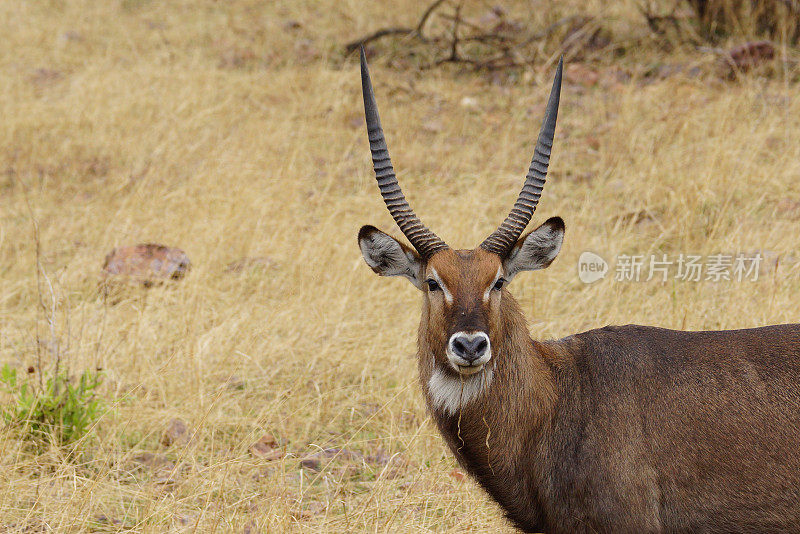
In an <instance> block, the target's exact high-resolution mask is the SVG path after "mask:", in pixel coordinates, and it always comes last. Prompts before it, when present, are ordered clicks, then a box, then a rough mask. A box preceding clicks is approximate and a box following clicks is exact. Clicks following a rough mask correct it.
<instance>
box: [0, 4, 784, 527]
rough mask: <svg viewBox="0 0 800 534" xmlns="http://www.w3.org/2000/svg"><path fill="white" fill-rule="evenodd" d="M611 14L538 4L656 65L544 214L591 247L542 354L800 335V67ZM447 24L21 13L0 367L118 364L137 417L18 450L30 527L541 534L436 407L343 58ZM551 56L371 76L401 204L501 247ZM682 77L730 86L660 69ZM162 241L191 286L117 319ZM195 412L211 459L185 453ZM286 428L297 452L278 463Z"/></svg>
mask: <svg viewBox="0 0 800 534" xmlns="http://www.w3.org/2000/svg"><path fill="white" fill-rule="evenodd" d="M476 5H477V7H475V9H480V8H481V6H482V4H480V5H478V4H477V3H476ZM581 5H582V3H579V2H577V1H576V2H566V3H563V2H562V3H555V2H553V3H548V2H522V1H518V2H514V3H513V5H512V9H514V10H516V12H521V13H528V12H530V13H532V14H530V20H531V24H545V23H546V22H547V20H551V19H552V17H553V15H552V14H550V13H549V12H548V9H549V10H554V9H558V10H559V12H561V13H563V12H568V11H569V10H570V9H572V10H578V9H582V10H583V9H585V10H586V12H589V13H594V14H596V15H598V16H602V17H604V18H605V19H607V20H608V21H609V22H608V23H609V24H610V25H611V26H612V28H613V31H614V37H615V39H617V40H618V41H621V42H624V43H628V45H627V48H626V50H627V53H625V54H616V55H614V54H606V55H602V54H601V55H600V56H598V57H597V58H595V59H594V60H593V62H592V63H591V65H590V66H589V67H590V68H591V69H594V71H596V72H599V73H600V77H599V82H598V83H596V84H589V85H587V84H585V83H580V82H581V79H580V76H579V74H580V73H579V72H577V71H570V70H568V75H567V78H566V82H565V86H564V91H563V96H562V101H561V112H560V115H559V125H558V132H557V137H556V146H555V149H554V156H553V160H552V165H551V173H550V177H549V181H548V184H547V187H546V189H545V194H544V196H543V199H542V202H541V204H540V205H539V209H538V211H537V214H536V216H535V218H534V219H535V220H538V221H542V220H544V219H545V218H546V217H548V216H552V215H556V214H557V215H560V216H562V217H563V218H564V219H565V221H566V224H567V234H566V241H565V246H564V249H563V251H562V253H561V255H560V257H559V259H558V260H556V262H555V263H554V264H553V265H552V266H551V268H549V269H548V270H546V271H541V272H538V273H534V274H528V275H523V276H520V277H518V278H517V279H515V281H514V283H513V285H512V292H513V293H514V294H515V295H516V296H517V297H518V298H519V299H520V301H521V303H522V306H523V308H524V310H525V311H526V314H527V316H528V320H529V324H530V327H531V329H532V332H533V334H534V335H535V336H537V337H539V338H552V337H561V336H564V335H567V334H570V333H574V332H577V331H582V330H586V329H590V328H595V327H600V326H604V325H606V324H610V323H616V324H620V323H630V322H635V323H642V324H651V325H660V326H665V327H673V328H686V329H719V328H739V327H752V326H760V325H766V324H773V323H783V322H794V321H797V320H798V311H797V308H796V307H795V306H796V303H797V299H798V297H800V264H798V258H800V228H798V221H799V220H800V142H799V141H800V102H798V100H797V98H795V95H796V94H797V90H798V87H797V85H796V84H795V82H794V81H793V80H794V79H795V78H796V72H795V71H794V67H793V66H792V65H793V63H792V62H791V61H787V62H784V63H781V65H784V66H782V67H780V68H776V69H775V72H773V75H772V76H770V77H763V76H761V75H760V74H758V73H756V74H754V75H751V76H744V77H742V78H741V79H739V80H737V81H729V80H724V79H721V78H720V77H718V76H715V75H713V69H709V68H705V67H707V66H708V59H707V58H706V57H705V56H704V55H703V54H702V53H700V52H695V51H693V50H684V49H680V48H679V49H676V50H675V51H673V52H672V53H671V54H670V55H666V54H665V53H664V52H662V51H661V50H660V49H659V47H658V46H656V45H655V44H653V43H651V42H650V41H648V40H647V38H646V34H647V30H646V27H645V28H644V29H642V27H641V26H642V23H641V21H639V20H638V18H637V17H638V12H637V10H636V3H635V2H633V1H632V0H631V1H628V0H625V1H623V2H619V3H618V4H615V6H614V7H613V8H610V9H609V8H602V7H601V6H602V3H601V2H591V3H589V4H588V7H585V8H583V7H579V6H581ZM424 7H425V4H424V3H421V2H413V1H411V0H403V1H400V2H385V3H384V2H381V3H363V2H354V1H352V0H345V1H343V2H334V1H332V0H320V1H318V2H313V1H311V0H305V1H301V2H292V3H290V2H277V3H275V2H267V1H255V0H234V1H230V2H213V1H199V2H189V1H188V0H183V1H175V2H163V3H162V2H153V1H147V0H120V1H109V2H90V1H78V0H74V1H56V0H49V1H45V2H25V1H23V0H10V1H6V2H2V3H0V34H2V35H3V39H2V42H0V147H2V149H1V150H0V364H2V363H8V364H10V365H11V366H13V367H14V368H18V369H19V370H20V371H21V372H23V373H24V370H25V369H26V368H28V367H34V369H35V372H34V373H33V374H32V375H31V380H33V381H34V382H35V381H36V380H38V376H36V375H38V373H39V371H38V370H36V369H37V368H38V367H39V364H38V361H37V360H38V359H39V358H41V359H42V365H41V367H42V370H43V371H45V372H48V370H52V368H53V366H54V365H55V359H56V357H57V356H58V357H60V359H61V363H60V365H61V366H62V367H66V368H67V369H68V370H69V372H70V373H72V374H75V375H77V374H80V372H82V371H83V370H86V369H95V368H97V367H100V368H102V369H103V376H104V377H105V378H104V382H103V384H102V386H101V388H100V395H101V396H102V398H103V399H105V401H106V402H107V406H108V407H109V409H108V410H107V411H105V412H104V414H103V416H102V417H101V418H100V419H99V420H98V421H97V423H96V424H94V425H93V427H92V428H91V431H90V432H89V433H88V434H87V435H86V436H85V437H84V438H83V439H82V440H81V441H80V442H78V443H76V444H73V445H71V446H69V447H54V446H50V447H44V448H42V447H34V446H32V445H31V443H30V441H29V440H27V439H26V438H25V435H24V434H22V433H20V431H19V429H18V428H16V427H13V426H8V427H6V428H5V429H4V430H3V431H2V433H0V531H3V532H17V531H19V532H22V531H24V532H34V531H37V532H38V531H50V530H53V531H58V532H80V531H99V532H117V531H137V532H167V531H170V532H172V531H175V532H183V531H197V532H281V531H292V530H296V531H308V532H343V531H350V532H366V531H369V532H428V531H435V532H487V531H497V530H504V529H505V530H510V527H509V526H508V525H507V523H506V522H505V521H504V520H503V518H502V516H501V514H500V512H499V510H498V508H497V507H496V506H495V505H493V504H492V503H491V502H490V501H489V500H488V498H487V497H486V496H485V495H484V494H483V493H482V492H481V491H480V490H479V489H478V488H477V487H476V485H475V484H474V483H472V482H471V481H470V480H469V479H468V478H465V477H464V476H463V475H462V474H461V473H460V471H458V468H457V466H456V464H455V462H454V460H453V458H452V456H451V455H450V453H449V452H448V451H447V450H446V448H445V446H444V443H443V442H442V440H441V439H440V438H439V436H438V434H437V432H436V430H435V428H434V426H433V424H432V423H431V421H430V419H429V417H428V415H427V414H426V411H425V406H424V402H423V399H422V396H421V392H420V388H419V387H418V385H417V382H416V362H415V359H414V351H415V336H416V325H417V321H418V313H419V312H418V309H419V295H418V294H417V293H416V291H415V290H414V289H413V288H412V287H411V286H410V285H409V284H408V283H406V282H405V281H404V280H400V279H379V278H378V277H376V276H375V275H374V274H373V273H372V272H371V271H370V269H369V268H368V267H367V266H366V265H365V264H364V262H363V260H362V258H361V255H360V253H359V250H358V247H357V244H356V233H357V231H358V228H359V227H360V226H361V225H362V224H368V223H369V224H375V225H377V226H379V227H381V228H382V229H384V230H387V231H390V232H392V233H393V234H395V235H398V234H399V232H398V231H397V230H396V228H395V227H394V223H393V222H392V220H391V218H390V216H389V214H388V212H387V211H386V209H385V208H384V207H383V204H382V202H381V200H380V197H379V195H378V191H377V187H376V186H375V183H374V178H373V175H372V170H371V164H370V160H369V152H368V148H367V142H366V134H365V131H364V126H363V119H362V112H363V108H362V104H361V100H360V98H361V97H360V86H359V77H358V67H357V64H356V62H355V57H349V58H344V57H343V54H342V51H341V50H342V46H343V44H344V43H346V42H348V41H350V40H352V39H354V38H356V37H358V36H360V35H363V34H366V33H369V32H370V31H372V30H375V29H377V28H378V27H380V26H387V25H393V24H395V23H398V22H400V23H407V24H413V23H414V21H415V20H416V18H417V17H418V13H419V12H420V11H422V10H423V9H424ZM473 7H474V6H473ZM384 46H390V45H384ZM551 52H552V53H551V54H550V55H547V54H545V55H543V56H542V61H541V64H539V65H538V66H537V67H536V68H532V69H530V70H529V71H526V72H525V73H524V75H523V76H521V77H519V78H515V79H513V80H505V81H504V80H500V81H498V80H497V79H495V78H493V77H491V76H488V75H484V74H481V73H477V74H476V73H470V72H466V71H463V70H461V69H456V68H449V67H444V68H441V69H433V70H426V71H420V70H418V69H416V68H413V66H411V67H408V68H389V67H388V66H387V64H386V62H385V61H383V60H382V58H381V57H380V56H376V57H375V58H374V59H373V60H372V76H373V80H374V81H375V85H376V93H377V98H378V103H379V105H380V106H381V111H382V119H383V123H384V127H385V130H386V134H387V139H388V141H389V146H390V148H391V151H392V156H393V159H394V163H395V168H396V169H397V170H398V174H399V177H400V181H401V183H402V185H403V186H404V189H405V191H406V194H407V196H408V197H409V199H410V201H411V203H412V205H413V206H414V207H415V209H416V210H417V212H418V213H419V214H420V216H421V217H422V219H423V220H424V221H425V223H426V224H427V225H429V226H430V227H431V228H433V229H434V230H435V231H436V232H437V233H438V234H439V235H440V236H441V237H442V238H444V239H445V240H446V241H448V242H449V243H450V244H452V245H454V246H456V247H465V248H471V247H473V246H475V245H476V244H477V243H479V242H480V240H482V239H483V238H484V237H485V236H486V235H488V233H489V232H491V231H492V230H493V229H494V228H495V227H496V225H497V224H498V223H499V222H500V221H501V220H502V218H503V216H504V215H505V214H506V213H507V211H508V209H509V208H510V207H511V204H512V203H513V201H514V199H515V198H516V195H517V193H518V191H519V187H520V186H521V183H522V179H523V177H524V174H525V171H526V169H527V165H528V162H529V159H530V156H531V152H532V146H533V143H534V140H535V138H536V134H537V132H538V128H539V125H540V122H541V114H542V110H543V107H544V101H545V99H546V97H547V91H548V88H549V80H550V79H551V76H552V70H553V69H552V61H553V60H554V59H555V58H556V55H555V54H557V51H556V48H553V49H552V50H551ZM790 55H791V52H790V51H786V50H782V51H781V57H782V58H786V57H789V56H790ZM677 62H681V63H682V64H690V65H694V64H697V65H700V66H701V67H703V68H704V70H703V71H702V72H703V74H701V75H700V76H695V77H693V76H688V75H683V74H680V73H679V74H676V75H672V76H667V77H650V78H648V77H646V75H645V74H646V73H647V72H648V71H650V70H652V68H653V67H654V66H659V65H663V64H670V63H677ZM618 70H622V71H624V72H625V73H627V74H626V75H625V76H619V75H615V74H614V73H615V72H617V71H618ZM35 224H36V225H38V229H39V249H40V253H39V263H40V265H41V270H40V274H39V277H38V279H39V283H38V285H37V254H36V249H37V246H36V239H34V230H33V229H34V225H35ZM142 242H158V243H164V244H166V245H170V246H176V247H180V248H182V249H183V250H185V251H186V252H187V254H188V255H189V257H190V258H191V260H192V263H193V267H192V270H191V272H190V273H189V275H188V276H187V277H186V278H185V279H184V280H182V281H180V282H176V283H172V284H166V285H163V286H156V287H152V288H143V287H141V286H137V285H134V284H128V285H124V286H121V287H118V288H116V289H115V292H114V294H113V296H112V298H104V296H103V292H102V291H100V289H99V287H100V286H99V281H100V273H101V267H102V264H103V258H104V257H105V255H106V254H107V253H108V252H109V251H110V250H111V249H112V248H114V247H116V246H122V245H133V244H136V243H142ZM583 251H593V252H595V253H598V254H600V255H601V256H603V257H604V258H606V259H607V260H611V259H612V258H614V257H616V256H617V255H619V254H631V255H632V254H642V255H650V254H659V255H661V254H668V255H669V256H670V257H672V258H675V257H676V256H677V255H678V254H680V253H684V254H701V255H708V254H715V253H736V252H746V253H751V252H754V251H762V252H763V253H764V255H765V257H766V258H767V261H766V262H765V264H764V269H763V271H762V274H761V276H760V277H759V279H758V280H757V281H755V282H735V281H732V282H719V283H713V282H697V283H695V282H683V281H675V280H671V281H669V282H668V283H666V284H662V283H660V282H658V281H656V280H653V281H650V282H643V281H642V282H638V283H637V282H618V281H615V280H613V278H614V276H613V274H614V273H613V271H612V272H611V273H609V276H607V277H606V279H605V280H603V281H600V282H597V283H595V284H592V285H586V284H583V283H582V282H580V281H579V279H578V276H577V270H576V264H577V259H578V257H579V255H580V254H581V253H582V252H583ZM247 259H249V261H244V262H243V265H244V266H243V268H241V269H233V270H231V269H230V268H229V266H230V264H231V263H232V262H237V261H241V260H247ZM612 269H613V266H612ZM40 296H41V300H42V302H43V305H40ZM37 336H38V341H37ZM4 402H9V400H8V399H6V400H5V401H4ZM174 419H179V420H181V421H183V422H184V423H185V424H186V425H187V426H188V428H189V429H190V434H191V435H192V436H191V439H189V440H187V441H185V442H183V443H178V444H176V445H172V446H170V447H166V446H164V445H162V443H161V442H162V433H163V432H164V430H165V428H166V427H167V426H168V425H169V423H170V421H172V420H174ZM265 435H271V436H273V437H274V438H275V441H276V442H277V445H276V451H277V452H275V453H272V452H270V453H268V454H266V455H265V454H261V453H259V452H258V451H257V450H256V451H255V452H254V450H253V449H252V445H253V444H254V443H256V442H257V441H258V440H259V439H261V438H262V436H265ZM325 449H337V450H338V451H339V452H338V453H337V452H330V451H329V452H328V453H320V451H322V450H325ZM284 453H285V455H284ZM314 455H316V456H314ZM301 462H305V463H303V464H301Z"/></svg>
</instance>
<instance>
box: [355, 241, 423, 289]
mask: <svg viewBox="0 0 800 534" xmlns="http://www.w3.org/2000/svg"><path fill="white" fill-rule="evenodd" d="M358 246H359V247H360V248H361V254H362V255H363V256H364V260H365V261H366V262H367V265H369V266H370V268H371V269H372V270H373V271H375V272H376V273H378V274H379V275H381V276H405V277H406V278H408V279H409V280H410V281H411V283H412V284H414V286H415V287H416V288H417V289H422V273H423V262H422V258H421V257H420V255H419V254H417V252H416V251H415V250H414V249H412V248H411V247H409V246H407V245H404V244H403V243H401V242H400V241H398V240H397V239H395V238H393V237H392V236H390V235H389V234H385V233H383V232H381V231H380V230H378V229H377V228H375V227H374V226H369V225H368V226H362V227H361V230H359V232H358Z"/></svg>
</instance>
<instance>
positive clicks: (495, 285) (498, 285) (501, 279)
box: [492, 278, 506, 291]
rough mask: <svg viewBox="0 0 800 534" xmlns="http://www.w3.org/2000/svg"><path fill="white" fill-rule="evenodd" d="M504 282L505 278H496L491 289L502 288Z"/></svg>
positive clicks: (498, 289)
mask: <svg viewBox="0 0 800 534" xmlns="http://www.w3.org/2000/svg"><path fill="white" fill-rule="evenodd" d="M505 283H506V280H505V278H498V279H497V282H495V283H494V285H493V286H492V289H494V290H495V291H500V290H501V289H503V286H504V285H505Z"/></svg>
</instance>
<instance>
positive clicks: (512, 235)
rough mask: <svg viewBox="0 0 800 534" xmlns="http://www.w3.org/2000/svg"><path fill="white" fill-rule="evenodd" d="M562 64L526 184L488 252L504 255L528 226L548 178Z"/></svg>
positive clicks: (486, 244) (486, 246)
mask: <svg viewBox="0 0 800 534" xmlns="http://www.w3.org/2000/svg"><path fill="white" fill-rule="evenodd" d="M563 67H564V57H563V56H562V57H561V59H560V60H559V62H558V68H557V69H556V77H555V79H554V80H553V88H552V89H551V90H550V98H549V99H548V101H547V109H545V112H544V121H543V123H542V129H541V131H539V139H538V140H537V141H536V148H535V149H534V151H533V159H532V160H531V166H530V168H529V169H528V175H527V176H526V177H525V184H524V185H523V186H522V191H520V193H519V197H518V198H517V201H516V202H515V203H514V207H513V208H512V209H511V213H509V214H508V217H506V219H505V220H504V221H503V224H501V225H500V226H499V227H498V228H497V230H495V231H494V232H493V233H492V235H490V236H489V237H487V238H486V240H484V242H483V243H481V247H482V248H483V249H484V250H488V251H489V252H494V253H495V254H498V255H500V256H505V255H506V254H508V252H509V251H510V250H511V248H512V247H513V246H514V245H515V244H516V242H517V239H519V236H520V235H522V231H523V230H525V227H526V226H528V223H529V222H530V221H531V217H533V212H534V211H536V205H537V204H538V203H539V197H541V195H542V189H543V188H544V182H545V179H546V178H547V165H548V164H549V163H550V150H551V149H552V148H553V136H554V135H555V131H556V118H558V100H559V97H560V95H561V71H562V70H563Z"/></svg>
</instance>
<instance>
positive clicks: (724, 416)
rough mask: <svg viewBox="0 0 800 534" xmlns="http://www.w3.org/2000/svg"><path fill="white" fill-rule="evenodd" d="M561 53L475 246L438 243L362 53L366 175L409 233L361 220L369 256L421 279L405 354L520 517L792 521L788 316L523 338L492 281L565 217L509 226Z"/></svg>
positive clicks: (548, 138) (797, 429)
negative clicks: (514, 181)
mask: <svg viewBox="0 0 800 534" xmlns="http://www.w3.org/2000/svg"><path fill="white" fill-rule="evenodd" d="M561 71H562V65H561V63H559V67H558V70H557V72H556V78H555V81H554V83H553V89H552V91H551V93H550V99H549V102H548V106H547V110H546V112H545V119H544V124H543V126H542V131H541V133H540V134H539V140H538V142H537V146H536V149H535V152H534V157H533V161H532V163H531V167H530V170H529V173H528V176H527V178H526V181H525V185H524V187H523V190H522V193H521V194H520V197H519V199H518V200H517V202H516V204H515V206H514V209H512V211H511V213H510V214H509V216H508V217H507V218H506V220H505V221H504V222H503V223H502V224H501V225H500V227H499V228H498V229H497V230H496V231H495V232H494V233H492V235H490V236H489V237H488V238H487V239H486V240H485V241H484V242H483V243H482V244H481V245H480V246H479V247H478V248H476V249H474V250H453V249H451V248H450V247H448V246H447V245H446V244H445V243H444V242H443V241H442V240H440V239H439V238H438V237H437V236H436V235H435V234H434V233H433V232H431V231H430V230H428V229H427V228H426V227H425V226H424V225H422V223H421V222H420V220H419V218H418V217H417V216H416V215H415V214H414V212H413V210H411V208H410V206H409V205H408V203H407V202H406V200H405V197H404V196H403V194H402V192H401V190H400V187H399V184H398V182H397V179H396V178H395V175H394V171H393V168H392V165H391V161H390V160H389V154H388V151H387V148H386V144H385V140H384V137H383V131H382V129H381V126H380V120H379V118H378V113H377V107H376V105H375V100H374V95H373V91H372V86H371V83H370V79H369V73H368V70H367V66H366V59H365V56H364V53H363V50H362V54H361V73H362V88H363V92H364V104H365V111H366V116H367V128H368V132H369V138H370V148H371V150H372V155H373V163H374V167H375V172H376V176H377V178H378V184H379V186H380V189H381V194H382V195H383V198H384V201H385V202H386V205H387V207H388V208H389V211H390V212H391V213H392V216H393V217H394V219H395V221H396V222H397V223H398V225H399V226H400V228H401V230H402V231H403V233H404V234H405V235H406V237H407V238H408V239H409V241H410V242H411V245H412V247H413V248H412V247H409V246H407V245H405V244H403V243H401V242H400V241H397V240H395V239H394V238H393V237H391V236H389V235H387V234H385V233H383V232H381V231H380V230H378V229H377V228H374V227H372V226H365V227H363V228H362V229H361V231H360V232H359V245H360V248H361V251H362V254H363V255H364V258H365V260H366V262H367V264H368V265H369V266H370V267H371V268H372V269H373V270H374V271H375V272H377V273H378V274H381V275H387V276H394V275H399V276H404V277H406V278H408V279H409V280H410V281H411V282H412V283H413V284H414V285H415V286H416V287H417V288H418V289H420V290H421V291H422V292H423V294H424V296H423V306H422V318H421V321H420V326H419V333H418V351H417V352H418V363H419V376H420V381H421V385H422V389H423V391H424V393H425V396H426V400H427V404H428V408H429V410H430V412H431V414H432V416H433V418H434V420H435V422H436V424H437V426H438V428H439V430H440V431H441V433H442V435H443V437H444V439H445V441H446V442H447V445H448V446H449V447H450V449H451V450H452V451H453V454H454V455H455V457H456V459H457V460H458V462H459V463H460V464H461V465H462V466H463V467H464V468H465V469H466V470H467V471H468V472H469V473H470V474H471V475H472V476H473V477H474V478H475V479H476V480H477V481H478V482H479V483H480V484H481V486H483V488H484V489H485V490H486V491H487V492H488V493H489V494H490V495H491V496H492V498H494V499H495V500H496V501H497V502H498V503H499V504H500V506H501V507H502V508H503V509H504V511H505V513H506V515H507V517H508V518H509V519H510V520H511V521H512V522H513V523H514V524H515V525H516V526H517V527H518V528H520V529H522V530H525V531H529V532H567V533H571V532H615V533H625V532H636V533H643V532H800V325H781V326H769V327H763V328H755V329H749V330H735V331H718V332H682V331H674V330H666V329H661V328H653V327H645V326H635V325H629V326H620V327H606V328H602V329H599V330H592V331H589V332H583V333H580V334H576V335H573V336H569V337H567V338H564V339H561V340H557V341H547V342H540V341H535V340H533V339H531V337H530V334H529V332H528V329H527V326H526V323H525V318H524V316H523V314H522V312H521V310H520V308H519V306H518V304H517V302H516V301H515V300H514V298H513V296H512V295H511V294H510V293H509V292H508V291H507V289H506V287H505V286H506V284H507V283H508V282H510V281H511V280H512V279H513V277H514V276H515V275H516V274H518V273H519V272H520V271H524V270H535V269H541V268H544V267H547V266H548V265H549V264H550V263H551V262H552V261H553V260H554V258H555V257H556V255H557V254H558V252H559V250H560V248H561V243H562V241H563V235H564V223H563V221H562V220H561V219H560V218H557V217H555V218H551V219H549V220H547V221H545V223H544V224H542V225H541V226H539V227H538V228H536V229H535V230H533V231H531V232H529V233H528V234H527V235H525V236H523V237H520V236H521V234H522V231H523V230H524V228H525V226H526V225H527V224H528V222H529V221H530V219H531V217H532V214H533V211H534V210H535V208H536V203H537V202H538V199H539V196H540V193H541V190H542V187H543V185H544V180H545V175H546V172H547V166H548V163H549V156H550V147H551V146H552V140H553V134H554V130H555V123H556V115H557V110H558V99H559V92H560V84H561Z"/></svg>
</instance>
